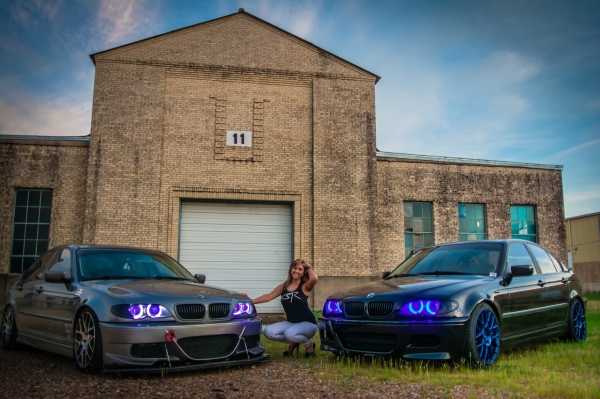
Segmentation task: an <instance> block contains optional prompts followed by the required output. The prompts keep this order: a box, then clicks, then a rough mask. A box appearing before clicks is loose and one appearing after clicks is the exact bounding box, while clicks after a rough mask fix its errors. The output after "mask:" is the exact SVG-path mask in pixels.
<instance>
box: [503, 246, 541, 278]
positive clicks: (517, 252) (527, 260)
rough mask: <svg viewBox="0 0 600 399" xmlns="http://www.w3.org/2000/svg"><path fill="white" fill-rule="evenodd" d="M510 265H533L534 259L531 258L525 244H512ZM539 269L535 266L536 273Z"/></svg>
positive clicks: (509, 255) (509, 253) (534, 271)
mask: <svg viewBox="0 0 600 399" xmlns="http://www.w3.org/2000/svg"><path fill="white" fill-rule="evenodd" d="M506 262H507V264H508V267H511V266H516V265H520V266H533V259H531V255H529V252H527V249H526V248H525V245H524V244H520V243H518V244H512V245H511V246H510V248H509V249H508V259H507V261H506ZM536 273H537V271H536V270H535V267H534V268H533V274H536Z"/></svg>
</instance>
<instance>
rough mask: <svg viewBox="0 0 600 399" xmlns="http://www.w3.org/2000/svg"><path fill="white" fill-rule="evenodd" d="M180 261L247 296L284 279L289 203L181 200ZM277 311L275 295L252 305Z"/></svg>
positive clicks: (287, 262) (290, 239) (288, 243)
mask: <svg viewBox="0 0 600 399" xmlns="http://www.w3.org/2000/svg"><path fill="white" fill-rule="evenodd" d="M180 220H181V222H180V232H179V262H180V263H181V264H182V265H184V266H185V267H186V268H187V269H188V270H189V271H191V272H192V274H198V273H201V274H206V283H207V284H209V285H216V286H220V287H223V288H226V289H231V290H235V291H240V292H246V293H247V294H248V296H250V298H256V297H258V296H260V295H262V294H266V293H268V292H271V291H272V290H273V289H274V288H275V287H276V286H277V285H278V284H280V283H282V282H283V281H285V279H286V277H287V270H288V267H289V265H290V263H291V262H292V260H293V259H292V242H293V236H292V230H293V229H292V207H291V205H279V204H251V203H212V202H183V203H182V204H181V219H180ZM257 308H258V311H259V312H262V313H282V312H283V308H282V307H281V302H280V300H279V298H277V299H275V300H273V301H271V302H268V303H265V304H262V305H258V306H257Z"/></svg>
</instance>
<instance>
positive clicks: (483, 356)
mask: <svg viewBox="0 0 600 399" xmlns="http://www.w3.org/2000/svg"><path fill="white" fill-rule="evenodd" d="M499 355H500V325H499V324H498V319H497V318H496V314H495V313H494V311H493V310H492V308H491V307H490V306H489V305H487V304H485V303H482V304H479V305H478V306H477V307H476V308H475V310H473V313H472V314H471V318H470V319H469V322H468V323H467V337H466V343H465V357H466V360H467V362H469V363H471V364H472V365H474V366H479V367H489V366H491V365H493V364H494V363H495V362H496V360H498V356H499Z"/></svg>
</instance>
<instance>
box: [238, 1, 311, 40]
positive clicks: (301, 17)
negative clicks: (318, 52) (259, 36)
mask: <svg viewBox="0 0 600 399" xmlns="http://www.w3.org/2000/svg"><path fill="white" fill-rule="evenodd" d="M256 4H257V3H255V2H252V3H248V6H249V7H251V8H252V10H250V9H248V10H247V11H249V12H252V13H253V14H255V15H257V16H259V17H260V18H262V19H265V20H266V21H268V22H270V23H272V24H273V25H276V26H279V27H281V28H283V29H285V30H287V31H289V32H291V33H293V34H294V35H296V36H300V37H301V38H303V39H308V38H310V37H311V36H312V31H313V27H314V23H315V21H316V19H317V16H318V11H319V8H320V4H321V3H320V2H275V3H273V2H270V1H267V0H263V1H260V2H259V3H258V9H257V11H254V9H256Z"/></svg>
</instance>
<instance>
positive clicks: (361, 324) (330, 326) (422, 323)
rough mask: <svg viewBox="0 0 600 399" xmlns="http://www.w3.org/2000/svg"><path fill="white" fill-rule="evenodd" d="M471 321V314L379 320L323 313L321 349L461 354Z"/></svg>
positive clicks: (433, 356)
mask: <svg viewBox="0 0 600 399" xmlns="http://www.w3.org/2000/svg"><path fill="white" fill-rule="evenodd" d="M467 321H468V318H452V319H438V320H393V321H392V320H386V321H375V320H351V319H343V318H337V317H330V318H325V317H320V318H319V335H320V338H321V350H326V351H331V352H334V353H354V354H373V355H385V356H394V357H404V358H405V359H422V360H448V359H451V358H459V357H461V356H462V353H463V348H464V343H465V336H466V335H465V333H466V323H467Z"/></svg>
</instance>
